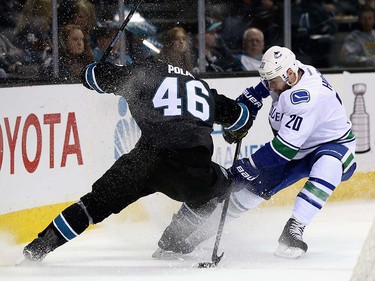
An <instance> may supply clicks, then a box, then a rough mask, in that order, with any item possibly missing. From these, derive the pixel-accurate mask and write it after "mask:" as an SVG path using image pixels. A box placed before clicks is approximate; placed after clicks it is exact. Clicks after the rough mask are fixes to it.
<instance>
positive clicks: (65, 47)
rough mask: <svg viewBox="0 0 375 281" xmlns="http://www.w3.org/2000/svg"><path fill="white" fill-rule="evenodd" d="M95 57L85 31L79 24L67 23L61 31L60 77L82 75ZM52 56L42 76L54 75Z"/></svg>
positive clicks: (43, 68)
mask: <svg viewBox="0 0 375 281" xmlns="http://www.w3.org/2000/svg"><path fill="white" fill-rule="evenodd" d="M93 60H94V57H93V55H92V50H91V48H90V46H89V43H88V40H87V37H86V36H85V33H84V31H83V30H82V28H81V27H80V26H78V25H74V24H67V25H66V26H64V27H63V28H62V29H61V31H60V33H59V77H60V78H65V79H74V78H79V77H80V72H81V70H82V68H83V67H84V66H86V65H87V64H88V63H90V62H92V61H93ZM52 75H53V71H52V58H49V59H48V60H47V61H46V62H45V63H44V64H43V66H42V69H41V76H49V77H50V76H52Z"/></svg>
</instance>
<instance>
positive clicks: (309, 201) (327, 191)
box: [292, 155, 342, 225]
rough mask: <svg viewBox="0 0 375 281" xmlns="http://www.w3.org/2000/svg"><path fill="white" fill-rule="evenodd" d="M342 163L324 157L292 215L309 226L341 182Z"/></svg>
mask: <svg viewBox="0 0 375 281" xmlns="http://www.w3.org/2000/svg"><path fill="white" fill-rule="evenodd" d="M341 176H342V163H341V161H340V160H338V159H337V158H334V157H332V156H328V155H324V156H322V157H321V158H319V160H318V161H316V162H315V164H314V165H313V167H312V169H311V172H310V177H309V180H308V181H307V182H306V184H305V186H304V187H303V189H302V190H301V191H300V193H299V194H298V196H297V198H296V201H295V203H294V208H293V212H292V215H293V217H294V218H295V219H297V220H298V221H299V222H301V223H303V224H305V225H307V224H309V223H310V222H311V220H312V219H313V218H314V217H315V215H316V214H317V213H318V212H319V210H320V209H321V208H322V207H323V206H324V205H325V203H326V202H327V200H328V199H329V197H330V196H331V194H332V193H333V191H334V189H335V188H336V187H337V186H338V185H339V183H340V182H341Z"/></svg>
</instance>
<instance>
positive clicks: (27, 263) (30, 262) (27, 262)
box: [15, 258, 40, 266]
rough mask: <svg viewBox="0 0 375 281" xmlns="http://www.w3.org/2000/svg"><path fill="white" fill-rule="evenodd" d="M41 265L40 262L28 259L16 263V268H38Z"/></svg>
mask: <svg viewBox="0 0 375 281" xmlns="http://www.w3.org/2000/svg"><path fill="white" fill-rule="evenodd" d="M39 264H40V262H39V261H33V260H29V259H27V258H22V259H20V260H18V261H17V262H16V263H15V266H38V265H39Z"/></svg>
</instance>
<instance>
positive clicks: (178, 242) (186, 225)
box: [152, 213, 197, 259]
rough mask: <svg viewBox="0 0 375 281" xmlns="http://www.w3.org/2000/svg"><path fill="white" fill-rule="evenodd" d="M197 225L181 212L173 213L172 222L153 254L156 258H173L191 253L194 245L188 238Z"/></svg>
mask: <svg viewBox="0 0 375 281" xmlns="http://www.w3.org/2000/svg"><path fill="white" fill-rule="evenodd" d="M196 228H197V226H195V225H193V224H191V223H190V222H189V221H187V220H186V218H185V217H184V216H182V215H180V214H179V213H178V214H177V215H173V218H172V222H171V223H170V224H169V225H168V227H167V228H166V229H165V230H164V232H163V235H162V236H161V238H160V240H159V242H158V246H159V248H158V249H157V250H156V251H155V252H154V253H153V254H152V257H153V258H156V259H173V258H179V257H182V256H183V255H186V254H189V253H191V252H192V251H193V250H194V246H193V245H190V244H189V243H188V242H187V240H186V239H187V238H188V237H189V236H190V234H191V233H192V232H194V231H195V230H196Z"/></svg>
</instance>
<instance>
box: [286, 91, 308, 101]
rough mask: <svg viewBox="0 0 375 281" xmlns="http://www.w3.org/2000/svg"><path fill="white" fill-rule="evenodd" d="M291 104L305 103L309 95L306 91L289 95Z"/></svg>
mask: <svg viewBox="0 0 375 281" xmlns="http://www.w3.org/2000/svg"><path fill="white" fill-rule="evenodd" d="M290 100H291V102H292V104H299V103H307V102H309V101H310V93H309V92H308V91H307V90H298V91H295V92H293V93H291V95H290Z"/></svg>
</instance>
